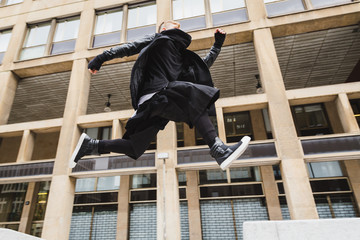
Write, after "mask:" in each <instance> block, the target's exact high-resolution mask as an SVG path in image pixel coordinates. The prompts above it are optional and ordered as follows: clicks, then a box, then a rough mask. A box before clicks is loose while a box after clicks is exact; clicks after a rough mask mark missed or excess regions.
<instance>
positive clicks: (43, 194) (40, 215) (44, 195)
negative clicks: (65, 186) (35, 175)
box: [33, 182, 50, 221]
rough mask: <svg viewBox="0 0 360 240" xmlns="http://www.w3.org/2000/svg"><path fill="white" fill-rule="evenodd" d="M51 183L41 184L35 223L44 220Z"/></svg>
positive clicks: (34, 218)
mask: <svg viewBox="0 0 360 240" xmlns="http://www.w3.org/2000/svg"><path fill="white" fill-rule="evenodd" d="M49 191H50V182H41V183H40V187H39V192H38V193H37V194H38V196H37V200H36V207H35V213H34V217H33V221H39V220H44V218H45V211H46V205H47V200H48V198H49Z"/></svg>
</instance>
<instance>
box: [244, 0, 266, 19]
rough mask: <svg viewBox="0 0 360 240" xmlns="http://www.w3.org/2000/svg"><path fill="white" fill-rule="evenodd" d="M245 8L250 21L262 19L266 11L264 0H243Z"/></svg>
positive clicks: (264, 17)
mask: <svg viewBox="0 0 360 240" xmlns="http://www.w3.org/2000/svg"><path fill="white" fill-rule="evenodd" d="M245 3H246V8H247V10H248V14H249V20H250V21H251V22H258V21H264V20H265V19H266V16H267V13H266V9H265V4H264V0H245Z"/></svg>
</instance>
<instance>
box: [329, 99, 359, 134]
mask: <svg viewBox="0 0 360 240" xmlns="http://www.w3.org/2000/svg"><path fill="white" fill-rule="evenodd" d="M335 104H336V107H337V110H338V112H339V117H340V121H341V124H342V126H343V128H344V130H345V132H346V133H359V131H360V130H359V125H358V123H357V121H356V118H355V116H354V112H353V110H352V108H351V104H350V101H349V98H348V96H347V95H346V93H340V94H339V95H338V97H337V99H336V100H335Z"/></svg>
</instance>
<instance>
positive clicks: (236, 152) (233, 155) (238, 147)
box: [194, 111, 251, 170]
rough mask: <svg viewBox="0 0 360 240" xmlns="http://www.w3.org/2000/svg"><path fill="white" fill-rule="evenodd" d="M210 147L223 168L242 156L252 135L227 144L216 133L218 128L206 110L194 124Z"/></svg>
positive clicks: (213, 155) (211, 152)
mask: <svg viewBox="0 0 360 240" xmlns="http://www.w3.org/2000/svg"><path fill="white" fill-rule="evenodd" d="M194 125H195V127H196V129H197V130H198V131H199V133H200V134H201V135H202V137H203V138H204V141H205V142H206V144H207V145H208V146H209V148H210V154H211V156H212V157H213V158H215V159H216V161H217V163H218V164H219V165H220V167H221V169H222V170H225V169H227V168H228V167H230V165H231V163H232V162H233V161H235V160H236V159H237V158H239V157H240V155H241V154H243V153H244V152H245V150H246V148H247V147H248V146H249V142H250V140H251V138H250V137H248V136H245V137H243V138H242V139H241V141H239V142H238V143H237V144H234V145H232V146H228V145H225V144H224V143H223V142H222V141H221V140H220V138H219V137H218V136H217V134H216V130H215V127H214V125H213V124H212V122H211V121H210V118H209V115H208V113H207V111H205V112H204V113H203V114H202V115H201V116H200V117H199V118H198V120H197V121H196V123H195V124H194Z"/></svg>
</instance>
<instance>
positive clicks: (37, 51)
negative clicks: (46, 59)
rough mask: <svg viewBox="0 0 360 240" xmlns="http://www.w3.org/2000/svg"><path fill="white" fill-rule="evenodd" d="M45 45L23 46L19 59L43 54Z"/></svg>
mask: <svg viewBox="0 0 360 240" xmlns="http://www.w3.org/2000/svg"><path fill="white" fill-rule="evenodd" d="M44 52H45V46H38V47H32V48H25V49H23V50H22V51H21V55H20V59H21V60H26V59H31V58H38V57H42V56H44Z"/></svg>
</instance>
